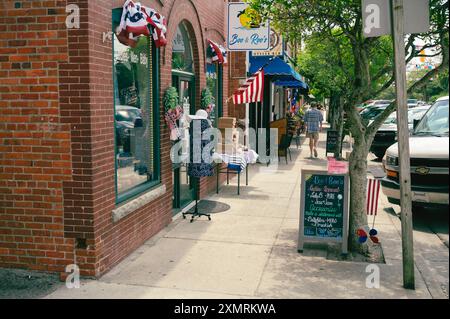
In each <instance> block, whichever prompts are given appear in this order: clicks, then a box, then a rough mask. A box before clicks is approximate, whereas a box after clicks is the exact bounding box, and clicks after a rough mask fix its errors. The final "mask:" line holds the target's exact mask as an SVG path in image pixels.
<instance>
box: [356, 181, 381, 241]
mask: <svg viewBox="0 0 450 319" xmlns="http://www.w3.org/2000/svg"><path fill="white" fill-rule="evenodd" d="M380 188H381V182H380V180H378V179H368V180H367V202H366V212H367V215H370V216H374V218H373V226H372V229H370V230H369V228H368V227H365V228H360V229H358V230H357V232H356V234H357V235H358V241H359V243H361V244H364V243H365V242H366V241H367V239H368V238H370V240H371V241H372V242H373V243H374V244H378V243H379V242H380V241H379V239H378V237H377V235H378V231H377V230H376V229H375V228H374V227H375V218H376V216H377V213H378V198H379V195H380Z"/></svg>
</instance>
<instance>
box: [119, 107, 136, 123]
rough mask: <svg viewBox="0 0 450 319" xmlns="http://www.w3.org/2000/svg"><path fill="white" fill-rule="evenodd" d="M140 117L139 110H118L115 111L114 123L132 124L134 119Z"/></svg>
mask: <svg viewBox="0 0 450 319" xmlns="http://www.w3.org/2000/svg"><path fill="white" fill-rule="evenodd" d="M138 117H140V110H139V109H137V108H136V109H132V108H130V109H124V108H122V109H120V108H119V109H118V110H116V121H119V122H131V123H134V121H135V120H136V118H138Z"/></svg>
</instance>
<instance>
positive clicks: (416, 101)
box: [408, 99, 419, 108]
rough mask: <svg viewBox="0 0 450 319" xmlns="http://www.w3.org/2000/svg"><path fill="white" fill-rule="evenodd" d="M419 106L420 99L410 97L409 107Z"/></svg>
mask: <svg viewBox="0 0 450 319" xmlns="http://www.w3.org/2000/svg"><path fill="white" fill-rule="evenodd" d="M417 106H419V100H417V99H408V108H413V107H417Z"/></svg>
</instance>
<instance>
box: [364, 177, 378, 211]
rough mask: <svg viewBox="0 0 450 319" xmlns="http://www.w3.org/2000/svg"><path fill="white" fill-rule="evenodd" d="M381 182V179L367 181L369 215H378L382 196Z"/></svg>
mask: <svg viewBox="0 0 450 319" xmlns="http://www.w3.org/2000/svg"><path fill="white" fill-rule="evenodd" d="M380 187H381V182H380V180H379V179H370V178H369V179H368V180H367V215H375V216H376V215H377V213H378V197H379V195H380Z"/></svg>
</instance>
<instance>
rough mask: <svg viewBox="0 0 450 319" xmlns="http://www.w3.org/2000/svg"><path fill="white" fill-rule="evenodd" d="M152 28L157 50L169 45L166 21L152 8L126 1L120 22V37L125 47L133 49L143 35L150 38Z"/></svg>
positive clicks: (130, 0) (129, 0)
mask: <svg viewBox="0 0 450 319" xmlns="http://www.w3.org/2000/svg"><path fill="white" fill-rule="evenodd" d="M150 27H153V32H152V37H153V40H154V41H155V45H156V47H157V48H159V47H162V46H165V45H166V44H167V39H166V32H167V28H166V19H165V18H164V17H163V16H162V15H160V14H159V13H158V12H156V11H155V10H153V9H151V8H147V7H144V6H142V5H140V3H134V2H133V1H132V0H127V1H125V3H124V5H123V11H122V19H121V21H120V26H119V33H120V35H121V36H119V37H118V39H119V41H120V42H121V43H123V44H124V45H129V46H131V47H133V46H135V45H136V43H137V38H138V37H139V36H141V35H145V36H149V35H150V29H151V28H150Z"/></svg>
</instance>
